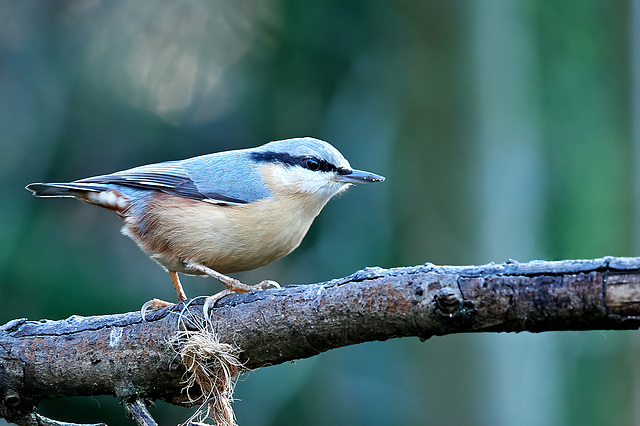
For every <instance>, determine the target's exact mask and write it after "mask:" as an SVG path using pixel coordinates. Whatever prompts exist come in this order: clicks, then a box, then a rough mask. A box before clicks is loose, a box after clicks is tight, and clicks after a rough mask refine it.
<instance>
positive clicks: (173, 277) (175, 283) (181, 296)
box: [169, 271, 187, 302]
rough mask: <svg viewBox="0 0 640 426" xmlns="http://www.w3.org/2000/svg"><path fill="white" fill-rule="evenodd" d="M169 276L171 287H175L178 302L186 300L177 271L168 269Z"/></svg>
mask: <svg viewBox="0 0 640 426" xmlns="http://www.w3.org/2000/svg"><path fill="white" fill-rule="evenodd" d="M169 276H170V277H171V282H172V283H173V288H175V289H176V294H177V295H178V302H182V301H183V300H187V295H186V293H185V292H184V289H183V288H182V284H180V278H178V273H177V272H176V271H169Z"/></svg>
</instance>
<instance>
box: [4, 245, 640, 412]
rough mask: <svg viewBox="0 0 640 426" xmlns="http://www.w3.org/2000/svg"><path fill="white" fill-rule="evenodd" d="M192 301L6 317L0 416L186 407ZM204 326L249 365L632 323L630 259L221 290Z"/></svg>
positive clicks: (636, 313) (639, 298)
mask: <svg viewBox="0 0 640 426" xmlns="http://www.w3.org/2000/svg"><path fill="white" fill-rule="evenodd" d="M202 308H203V299H202V298H200V299H195V300H191V301H187V302H183V303H181V304H178V305H175V306H173V307H171V308H166V309H161V310H158V311H153V312H148V313H147V321H143V320H142V318H141V316H140V313H138V312H133V313H127V314H117V315H108V316H95V317H78V316H72V317H70V318H67V319H66V320H61V321H38V322H35V321H27V320H25V319H19V320H13V321H10V322H9V323H7V324H5V325H4V326H2V327H0V398H1V399H0V416H1V417H3V418H6V419H8V420H10V421H14V422H17V423H20V424H34V423H30V422H29V421H28V419H34V418H35V417H34V413H35V409H36V408H37V406H38V404H39V403H40V402H41V401H43V400H46V399H51V398H57V397H62V396H71V395H97V394H110V395H114V396H116V397H118V398H120V399H121V400H122V401H123V402H124V403H125V405H127V406H128V407H129V408H130V410H131V412H132V413H133V415H134V416H136V418H137V419H138V422H139V424H145V423H144V422H148V424H153V423H151V422H152V421H153V419H151V417H150V416H148V412H147V410H146V404H145V403H144V402H143V400H164V401H167V402H170V403H173V404H176V405H183V406H184V405H189V404H191V403H192V402H191V403H190V402H189V400H188V398H187V395H186V394H185V392H183V391H182V387H183V385H184V384H183V375H184V373H185V371H186V370H185V365H184V364H183V363H182V361H181V359H180V357H179V356H178V355H177V351H178V350H179V349H180V346H181V341H180V339H178V338H177V337H176V336H178V332H179V331H180V330H184V329H185V327H186V329H187V330H190V329H196V328H197V327H196V324H197V323H198V322H202V315H203V314H202ZM210 321H211V325H212V326H213V329H214V330H215V331H216V332H217V335H218V338H219V339H220V341H221V342H224V343H231V344H233V345H235V346H237V347H238V348H240V351H241V352H240V358H241V360H242V361H243V362H244V364H245V367H246V368H250V369H254V368H259V367H262V366H265V365H273V364H279V363H283V362H286V361H291V360H294V359H300V358H306V357H310V356H314V355H316V354H319V353H321V352H324V351H327V350H329V349H334V348H339V347H342V346H347V345H353V344H357V343H362V342H367V341H372V340H387V339H391V338H395V337H405V336H418V337H420V338H421V339H423V340H424V339H427V338H429V337H431V336H433V335H444V334H451V333H463V332H488V331H490V332H502V331H515V332H518V331H530V332H541V331H551V330H595V329H600V330H601V329H636V328H638V327H639V326H640V258H613V257H607V258H603V259H594V260H579V261H578V260H569V261H560V262H540V261H536V262H530V263H517V262H514V261H509V262H507V263H505V264H500V265H496V264H489V265H483V266H462V267H455V266H435V265H431V264H427V265H423V266H416V267H410V268H394V269H389V270H385V269H381V268H366V269H364V270H362V271H359V272H357V273H355V274H353V275H351V276H349V277H345V278H341V279H337V280H333V281H330V282H327V283H320V284H311V285H302V286H299V285H295V286H294V285H291V286H286V287H284V288H282V289H275V290H266V291H256V292H251V293H247V294H237V295H230V296H227V297H224V298H222V299H221V300H219V301H218V302H217V304H216V306H215V308H214V309H212V310H211V312H210ZM134 411H135V413H134ZM36 424H37V423H36Z"/></svg>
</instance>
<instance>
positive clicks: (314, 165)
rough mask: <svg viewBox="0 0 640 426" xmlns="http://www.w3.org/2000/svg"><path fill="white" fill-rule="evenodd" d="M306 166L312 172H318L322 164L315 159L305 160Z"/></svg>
mask: <svg viewBox="0 0 640 426" xmlns="http://www.w3.org/2000/svg"><path fill="white" fill-rule="evenodd" d="M304 165H305V167H306V168H307V169H309V170H311V171H316V170H318V169H319V168H320V162H319V161H318V160H316V159H315V158H307V159H306V160H304Z"/></svg>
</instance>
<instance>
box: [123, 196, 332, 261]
mask: <svg viewBox="0 0 640 426" xmlns="http://www.w3.org/2000/svg"><path fill="white" fill-rule="evenodd" d="M323 206H324V203H322V204H320V203H313V202H312V203H310V202H309V201H308V200H304V199H301V198H300V197H280V198H275V197H270V198H265V199H262V200H259V201H256V202H253V203H248V204H244V205H214V204H210V203H206V202H202V201H196V200H189V199H185V198H181V197H176V196H172V195H169V194H161V193H158V194H157V195H155V196H154V197H153V198H152V199H151V200H150V201H149V203H148V205H147V207H146V209H145V212H144V214H143V215H142V217H127V218H126V219H125V227H124V228H123V232H124V233H125V234H126V235H128V236H130V237H131V238H132V239H133V240H134V241H136V243H138V245H139V246H140V247H141V248H142V249H143V250H144V251H145V252H146V253H147V254H148V255H149V256H151V257H152V258H153V259H154V260H156V261H157V262H158V263H160V264H162V265H163V266H165V267H166V268H167V269H169V270H177V271H179V272H187V273H188V272H190V271H186V270H184V267H183V266H182V264H183V261H192V262H196V263H200V264H203V265H205V266H208V267H209V268H211V269H214V270H216V271H218V272H221V273H232V272H238V271H245V270H250V269H254V268H257V267H259V266H263V265H266V264H268V263H270V262H273V261H274V260H277V259H280V258H282V257H284V256H286V255H287V254H289V253H290V252H291V251H293V250H294V249H295V248H296V247H298V245H299V244H300V242H301V241H302V239H303V238H304V236H305V235H306V233H307V231H308V230H309V227H310V226H311V223H312V222H313V219H314V218H315V217H316V216H317V215H318V213H319V212H320V210H321V209H322V207H323Z"/></svg>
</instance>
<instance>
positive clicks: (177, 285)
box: [140, 271, 187, 320]
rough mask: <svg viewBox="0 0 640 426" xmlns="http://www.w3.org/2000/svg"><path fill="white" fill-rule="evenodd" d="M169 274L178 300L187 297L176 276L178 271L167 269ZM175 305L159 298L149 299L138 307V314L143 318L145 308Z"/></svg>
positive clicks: (180, 300)
mask: <svg viewBox="0 0 640 426" xmlns="http://www.w3.org/2000/svg"><path fill="white" fill-rule="evenodd" d="M169 276H170V277H171V282H172V283H173V288H175V289H176V294H177V295H178V302H182V301H183V300H186V299H187V295H186V294H185V292H184V289H183V288H182V284H181V283H180V278H179V277H178V273H177V272H176V271H169ZM172 305H175V303H171V302H166V301H164V300H160V299H151V300H149V301H148V302H147V303H145V304H144V305H142V308H140V314H141V315H142V319H143V320H144V319H145V316H144V313H145V311H146V310H147V309H160V308H166V307H167V306H172Z"/></svg>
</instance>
